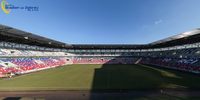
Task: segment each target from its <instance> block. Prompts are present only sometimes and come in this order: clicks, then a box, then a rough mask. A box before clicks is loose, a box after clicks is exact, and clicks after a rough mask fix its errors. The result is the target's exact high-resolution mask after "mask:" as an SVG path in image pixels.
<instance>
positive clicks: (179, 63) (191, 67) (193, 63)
mask: <svg viewBox="0 0 200 100" xmlns="http://www.w3.org/2000/svg"><path fill="white" fill-rule="evenodd" d="M72 62H73V64H148V65H156V66H160V67H165V68H166V67H167V68H171V69H177V70H182V71H187V72H193V73H200V59H197V58H150V57H149V58H147V57H144V58H138V57H74V58H73V59H72Z"/></svg>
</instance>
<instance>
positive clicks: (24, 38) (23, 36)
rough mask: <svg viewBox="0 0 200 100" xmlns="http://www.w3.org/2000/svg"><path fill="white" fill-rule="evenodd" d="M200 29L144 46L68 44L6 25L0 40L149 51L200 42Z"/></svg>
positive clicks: (0, 31)
mask: <svg viewBox="0 0 200 100" xmlns="http://www.w3.org/2000/svg"><path fill="white" fill-rule="evenodd" d="M199 38H200V29H195V30H193V31H189V32H184V33H181V34H179V35H176V36H172V37H169V38H166V39H162V40H159V41H156V42H152V43H149V44H144V45H134V44H129V45H127V44H119V45H117V44H115V45H112V44H99V45H96V44H72V45H70V44H66V43H63V42H59V41H56V40H52V39H49V38H46V37H42V36H39V35H36V34H32V33H29V32H25V31H21V30H18V29H15V28H12V27H8V26H5V25H0V40H1V41H5V42H13V43H19V44H27V45H34V46H41V47H48V48H59V49H149V48H163V47H170V46H177V45H183V44H192V43H197V42H200V39H199Z"/></svg>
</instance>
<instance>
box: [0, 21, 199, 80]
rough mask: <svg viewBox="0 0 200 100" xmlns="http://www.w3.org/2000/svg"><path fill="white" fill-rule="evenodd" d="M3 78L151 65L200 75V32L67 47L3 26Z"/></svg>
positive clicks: (0, 70)
mask: <svg viewBox="0 0 200 100" xmlns="http://www.w3.org/2000/svg"><path fill="white" fill-rule="evenodd" d="M0 40H1V41H0V77H12V76H13V75H19V74H24V73H30V72H34V71H38V70H44V69H49V68H55V67H58V66H62V65H67V64H148V65H156V66H160V67H165V68H171V69H176V70H182V71H186V72H192V73H200V59H199V57H200V29H195V30H192V31H189V32H184V33H181V34H178V35H175V36H172V37H168V38H166V39H162V40H159V41H155V42H152V43H149V44H144V45H132V44H127V45H121V44H118V45H117V44H115V45H112V44H66V43H63V42H59V41H56V40H52V39H49V38H46V37H42V36H38V35H35V34H32V33H29V32H24V31H21V30H18V29H15V28H12V27H8V26H5V25H0Z"/></svg>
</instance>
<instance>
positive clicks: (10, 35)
mask: <svg viewBox="0 0 200 100" xmlns="http://www.w3.org/2000/svg"><path fill="white" fill-rule="evenodd" d="M0 40H1V41H8V42H17V43H24V44H30V45H37V46H45V47H59V48H60V47H65V46H68V44H65V43H62V42H59V41H56V40H53V39H49V38H46V37H42V36H39V35H36V34H32V33H29V32H25V31H21V30H18V29H15V28H12V27H8V26H5V25H0Z"/></svg>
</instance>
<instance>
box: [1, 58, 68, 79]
mask: <svg viewBox="0 0 200 100" xmlns="http://www.w3.org/2000/svg"><path fill="white" fill-rule="evenodd" d="M66 64H69V61H67V59H66V58H65V57H41V58H0V77H8V76H12V75H16V74H25V73H30V72H34V71H39V70H44V69H48V68H54V67H58V66H62V65H66Z"/></svg>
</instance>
